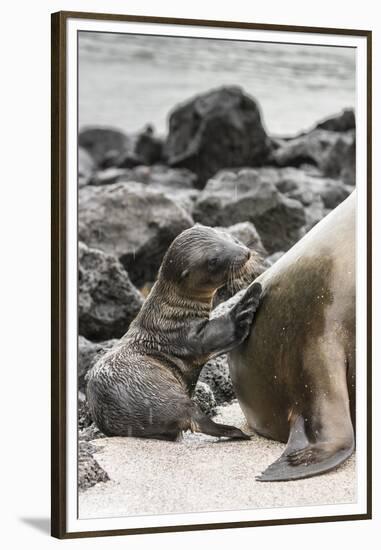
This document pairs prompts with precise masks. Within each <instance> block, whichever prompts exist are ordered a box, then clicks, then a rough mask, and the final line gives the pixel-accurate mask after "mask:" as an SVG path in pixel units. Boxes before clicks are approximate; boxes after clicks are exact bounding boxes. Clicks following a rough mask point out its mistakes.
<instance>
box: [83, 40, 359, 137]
mask: <svg viewBox="0 0 381 550" xmlns="http://www.w3.org/2000/svg"><path fill="white" fill-rule="evenodd" d="M355 71H356V64H355V50H354V49H352V48H342V47H340V48H339V47H328V46H308V45H295V44H277V43H263V42H262V43H259V42H242V41H230V40H208V39H198V38H179V37H167V36H141V35H128V34H109V33H95V32H81V33H80V34H79V126H80V128H81V127H83V126H87V125H107V126H114V127H118V128H120V129H123V130H125V131H126V132H135V131H138V130H140V129H141V128H143V127H144V126H145V124H147V123H150V124H153V125H154V127H155V129H156V131H157V132H158V133H159V134H165V133H166V131H167V123H168V114H169V113H170V112H171V110H173V108H174V107H175V106H176V105H177V104H179V103H182V102H184V101H186V100H188V99H189V98H191V97H193V96H194V95H196V94H199V93H202V92H205V91H208V90H210V89H211V88H215V87H218V86H222V85H238V86H240V87H242V88H243V89H244V90H245V92H246V93H248V94H249V95H251V96H252V97H254V98H255V99H256V100H257V101H258V102H259V105H260V107H261V110H262V117H263V121H264V124H265V127H266V128H267V130H268V132H269V133H271V134H272V135H292V134H296V133H298V132H300V131H302V130H307V129H308V128H310V127H311V126H313V125H314V124H315V123H316V122H317V121H318V120H321V119H323V118H325V117H327V116H330V115H332V114H335V113H337V112H339V111H341V110H342V109H343V108H344V107H354V105H355V93H356V90H355Z"/></svg>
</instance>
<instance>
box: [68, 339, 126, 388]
mask: <svg viewBox="0 0 381 550" xmlns="http://www.w3.org/2000/svg"><path fill="white" fill-rule="evenodd" d="M117 342H118V340H117V339H113V340H107V341H106V342H90V340H87V338H85V337H84V336H79V337H78V389H79V390H80V391H82V392H85V391H86V385H87V382H86V374H87V373H88V371H89V370H90V369H91V367H92V366H93V365H94V363H95V361H96V360H97V359H99V358H100V357H101V356H102V355H103V354H104V353H106V351H108V350H109V349H111V348H112V347H113V346H114V345H115V344H116V343H117Z"/></svg>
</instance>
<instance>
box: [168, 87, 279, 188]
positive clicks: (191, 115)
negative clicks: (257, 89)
mask: <svg viewBox="0 0 381 550" xmlns="http://www.w3.org/2000/svg"><path fill="white" fill-rule="evenodd" d="M270 150H271V142H270V139H269V138H268V136H267V134H266V131H265V129H264V127H263V124H262V120H261V114H260V110H259V107H258V105H257V103H256V102H255V100H254V99H252V98H251V97H249V96H247V95H246V94H244V93H243V91H242V90H241V89H240V88H238V87H234V86H230V87H222V88H218V89H216V90H212V91H210V92H207V93H205V94H202V95H199V96H196V97H195V98H193V99H191V100H190V101H187V102H186V103H184V104H183V105H180V106H179V107H176V108H175V110H174V111H173V112H172V113H171V115H170V118H169V134H168V138H167V141H166V144H165V154H166V156H167V159H168V163H169V164H170V165H171V166H174V167H184V168H189V169H190V170H192V171H193V172H195V173H196V174H197V176H198V186H199V187H200V188H202V187H203V186H204V185H205V182H206V181H207V179H208V178H210V177H211V176H213V175H214V174H215V173H216V172H217V171H218V170H220V169H222V168H225V167H237V166H258V165H261V164H263V163H264V162H265V159H266V157H267V155H268V153H269V152H270Z"/></svg>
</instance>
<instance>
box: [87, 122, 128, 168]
mask: <svg viewBox="0 0 381 550" xmlns="http://www.w3.org/2000/svg"><path fill="white" fill-rule="evenodd" d="M78 145H79V147H83V149H86V151H87V152H88V153H89V154H90V155H91V157H92V158H93V159H94V161H95V162H96V164H97V165H98V166H101V165H102V163H103V161H104V158H105V157H106V158H107V157H108V156H110V154H111V153H113V154H114V155H115V156H118V155H121V154H123V153H126V152H127V151H128V150H130V149H131V139H130V138H129V137H128V136H127V135H126V134H124V133H123V132H121V131H120V130H117V129H115V128H100V127H91V128H84V129H83V130H81V131H80V132H79V135H78Z"/></svg>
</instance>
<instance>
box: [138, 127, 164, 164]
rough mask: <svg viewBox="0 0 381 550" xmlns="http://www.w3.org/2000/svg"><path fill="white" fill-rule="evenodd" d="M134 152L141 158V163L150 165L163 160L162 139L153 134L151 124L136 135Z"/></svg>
mask: <svg viewBox="0 0 381 550" xmlns="http://www.w3.org/2000/svg"><path fill="white" fill-rule="evenodd" d="M134 153H135V154H136V156H137V157H138V158H141V159H142V164H146V165H151V164H155V163H158V162H160V161H162V160H163V140H162V139H160V138H158V137H156V136H154V131H153V128H152V126H147V127H146V128H145V130H144V131H143V132H142V133H141V134H139V135H138V136H137V139H136V142H135V149H134Z"/></svg>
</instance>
